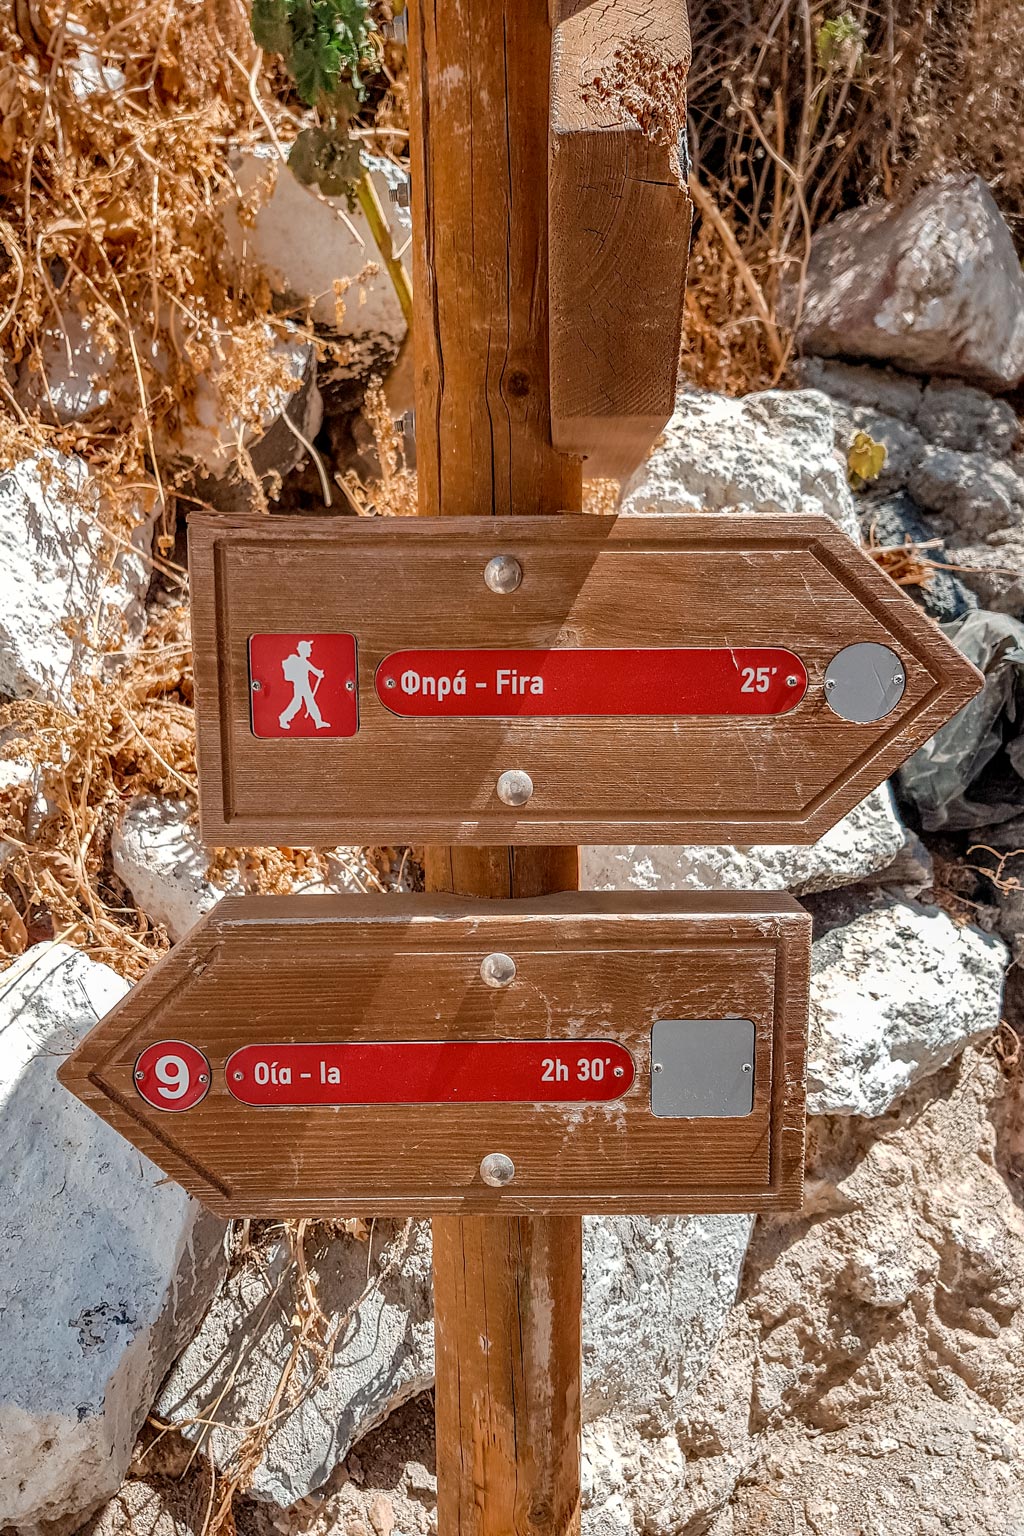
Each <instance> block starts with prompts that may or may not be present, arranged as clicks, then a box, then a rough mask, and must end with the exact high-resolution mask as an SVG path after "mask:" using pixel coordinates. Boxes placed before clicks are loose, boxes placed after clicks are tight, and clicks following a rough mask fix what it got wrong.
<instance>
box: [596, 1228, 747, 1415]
mask: <svg viewBox="0 0 1024 1536" xmlns="http://www.w3.org/2000/svg"><path fill="white" fill-rule="evenodd" d="M753 1224H754V1218H753V1217H752V1216H663V1217H656V1218H655V1217H649V1216H607V1217H597V1216H594V1217H587V1218H586V1220H585V1221H584V1224H583V1235H584V1266H585V1274H586V1291H585V1299H584V1307H583V1419H584V1422H585V1423H595V1424H596V1423H597V1421H603V1422H605V1423H606V1422H607V1421H609V1420H618V1421H620V1422H621V1423H622V1424H623V1425H630V1426H633V1427H636V1426H642V1428H643V1432H644V1433H645V1434H649V1435H653V1434H656V1433H659V1432H663V1431H665V1430H666V1429H667V1428H668V1427H669V1426H671V1425H672V1424H674V1423H675V1422H676V1421H677V1419H678V1417H679V1411H680V1409H681V1408H682V1407H683V1406H684V1405H685V1404H686V1403H687V1402H689V1400H690V1398H691V1397H692V1395H693V1393H694V1391H695V1389H696V1387H697V1384H698V1383H699V1381H700V1379H701V1377H702V1376H703V1374H704V1371H705V1369H706V1367H707V1363H708V1360H709V1358H710V1356H711V1354H712V1352H713V1351H714V1348H715V1345H716V1344H717V1342H718V1338H719V1335H720V1334H721V1331H722V1328H723V1326H724V1324H725V1320H726V1318H727V1317H728V1315H729V1311H730V1309H731V1307H732V1306H733V1304H734V1302H735V1300H736V1293H737V1291H738V1289H739V1283H740V1275H741V1273H742V1270H743V1259H744V1255H745V1254H746V1251H747V1244H748V1243H749V1241H750V1233H751V1230H752V1228H753ZM595 1434H598V1435H599V1434H600V1430H595Z"/></svg>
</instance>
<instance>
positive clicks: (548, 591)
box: [190, 513, 982, 847]
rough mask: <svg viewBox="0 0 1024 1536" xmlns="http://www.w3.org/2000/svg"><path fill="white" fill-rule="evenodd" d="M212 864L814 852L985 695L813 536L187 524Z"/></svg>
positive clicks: (661, 525)
mask: <svg viewBox="0 0 1024 1536" xmlns="http://www.w3.org/2000/svg"><path fill="white" fill-rule="evenodd" d="M190 568H191V574H192V622H193V639H194V644H195V667H196V690H197V703H198V720H199V778H200V810H201V822H202V831H203V836H204V839H205V841H206V842H207V843H208V844H210V845H213V846H220V845H235V846H237V845H239V844H275V845H282V844H284V845H289V846H293V847H295V846H299V847H301V846H309V845H314V846H331V845H334V844H338V843H355V842H378V841H379V842H401V841H409V840H413V839H415V840H427V841H437V842H447V843H465V844H489V843H513V844H515V843H518V844H524V843H526V844H528V843H601V842H616V843H621V842H642V843H687V842H689V843H734V844H735V843H740V844H744V843H753V842H763V843H771V842H792V843H807V842H813V841H814V840H815V839H816V838H818V837H820V836H821V834H822V833H823V832H825V831H827V830H828V828H829V827H831V826H832V825H834V823H835V822H836V821H838V820H839V819H840V817H842V816H844V815H845V814H846V813H847V812H848V811H849V810H851V809H852V807H853V806H854V805H856V804H857V803H858V802H859V801H860V800H861V799H862V798H863V797H864V796H865V795H866V794H867V793H868V792H869V790H871V789H873V788H874V787H875V786H876V785H877V784H879V783H880V782H881V781H882V780H883V779H885V778H887V777H888V775H889V774H891V773H892V772H893V771H894V769H896V768H897V767H898V766H899V765H900V764H901V763H902V762H903V761H904V760H905V759H906V758H907V757H909V756H910V754H911V753H912V752H914V751H915V750H916V749H917V748H918V747H919V746H921V744H922V743H923V742H925V741H927V740H928V738H929V737H930V736H931V735H932V734H933V733H934V732H935V731H936V730H937V729H938V728H939V726H941V725H942V724H943V723H944V722H945V721H946V720H948V719H949V718H950V716H951V715H953V714H954V713H955V712H956V710H958V709H960V708H961V706H962V705H963V704H965V703H966V702H967V700H968V699H969V698H971V697H972V695H973V694H974V693H976V692H977V690H978V688H979V687H980V686H981V683H982V678H981V674H980V673H978V672H977V671H976V670H975V669H974V667H972V666H971V664H970V663H969V662H968V661H966V660H965V658H964V657H963V656H962V655H961V654H960V653H959V652H958V651H957V650H956V648H955V647H954V646H953V645H952V644H951V642H950V641H949V640H948V639H947V638H946V637H945V636H944V635H943V634H942V632H941V631H940V630H939V629H938V627H937V626H936V625H935V624H933V623H932V621H931V620H930V619H928V618H927V617H925V615H924V614H922V612H921V611H920V609H919V608H917V607H916V606H915V604H914V603H913V602H911V600H910V599H909V598H908V597H907V596H906V595H905V593H903V592H901V591H900V589H899V588H898V587H897V586H895V585H894V583H893V582H891V581H890V580H889V578H888V577H887V576H885V575H884V574H883V573H882V571H880V570H879V568H878V566H877V565H876V564H875V563H874V561H872V560H871V559H870V558H869V557H868V556H867V555H865V554H864V553H863V552H862V551H861V550H860V549H858V548H857V547H856V546H855V545H854V544H853V543H852V542H851V541H850V540H849V539H848V538H847V537H846V535H845V534H844V533H842V532H841V531H840V529H839V528H838V527H836V525H835V524H834V523H832V522H831V521H830V520H829V519H828V518H826V517H824V516H820V517H815V516H767V515H766V516H763V517H761V516H750V515H738V514H737V515H729V514H699V513H698V514H692V515H685V516H646V515H645V516H628V517H627V516H623V517H618V518H614V517H612V518H606V517H564V518H563V517H537V518H518V517H517V518H458V519H456V518H452V519H446V518H437V519H434V518H408V519H405V518H402V519H399V518H386V519H385V518H382V519H373V520H372V521H370V520H359V519H355V518H332V519H320V518H316V519H313V518H289V519H287V520H285V519H282V518H275V519H268V518H233V517H231V518H228V517H209V516H203V517H196V518H193V519H192V521H191V524H190Z"/></svg>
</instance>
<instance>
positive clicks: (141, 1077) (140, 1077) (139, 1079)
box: [135, 1072, 146, 1083]
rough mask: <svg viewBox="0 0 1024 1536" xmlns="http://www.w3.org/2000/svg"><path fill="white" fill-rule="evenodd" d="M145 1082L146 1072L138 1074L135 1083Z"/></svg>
mask: <svg viewBox="0 0 1024 1536" xmlns="http://www.w3.org/2000/svg"><path fill="white" fill-rule="evenodd" d="M145 1080H146V1074H145V1072H136V1074H135V1081H136V1082H137V1083H143V1082H145Z"/></svg>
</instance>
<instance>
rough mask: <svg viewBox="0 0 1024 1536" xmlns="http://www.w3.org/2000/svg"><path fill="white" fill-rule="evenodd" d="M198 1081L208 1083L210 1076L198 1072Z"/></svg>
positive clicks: (206, 1073)
mask: <svg viewBox="0 0 1024 1536" xmlns="http://www.w3.org/2000/svg"><path fill="white" fill-rule="evenodd" d="M199 1081H200V1082H201V1083H208V1082H209V1081H210V1074H209V1073H208V1072H200V1074H199Z"/></svg>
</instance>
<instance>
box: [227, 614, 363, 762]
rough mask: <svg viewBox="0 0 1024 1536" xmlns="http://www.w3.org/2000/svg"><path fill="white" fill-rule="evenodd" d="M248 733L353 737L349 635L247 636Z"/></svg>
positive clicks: (355, 713) (354, 694)
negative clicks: (250, 722)
mask: <svg viewBox="0 0 1024 1536" xmlns="http://www.w3.org/2000/svg"><path fill="white" fill-rule="evenodd" d="M249 691H250V696H251V705H250V708H251V713H252V733H253V735H254V736H261V737H269V738H273V737H303V736H322V737H328V738H329V737H331V736H354V735H355V734H356V731H357V730H358V729H359V694H358V691H357V689H356V642H355V637H354V636H353V635H344V634H333V635H320V634H310V633H308V632H307V633H305V634H303V633H297V634H267V635H250V637H249Z"/></svg>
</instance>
